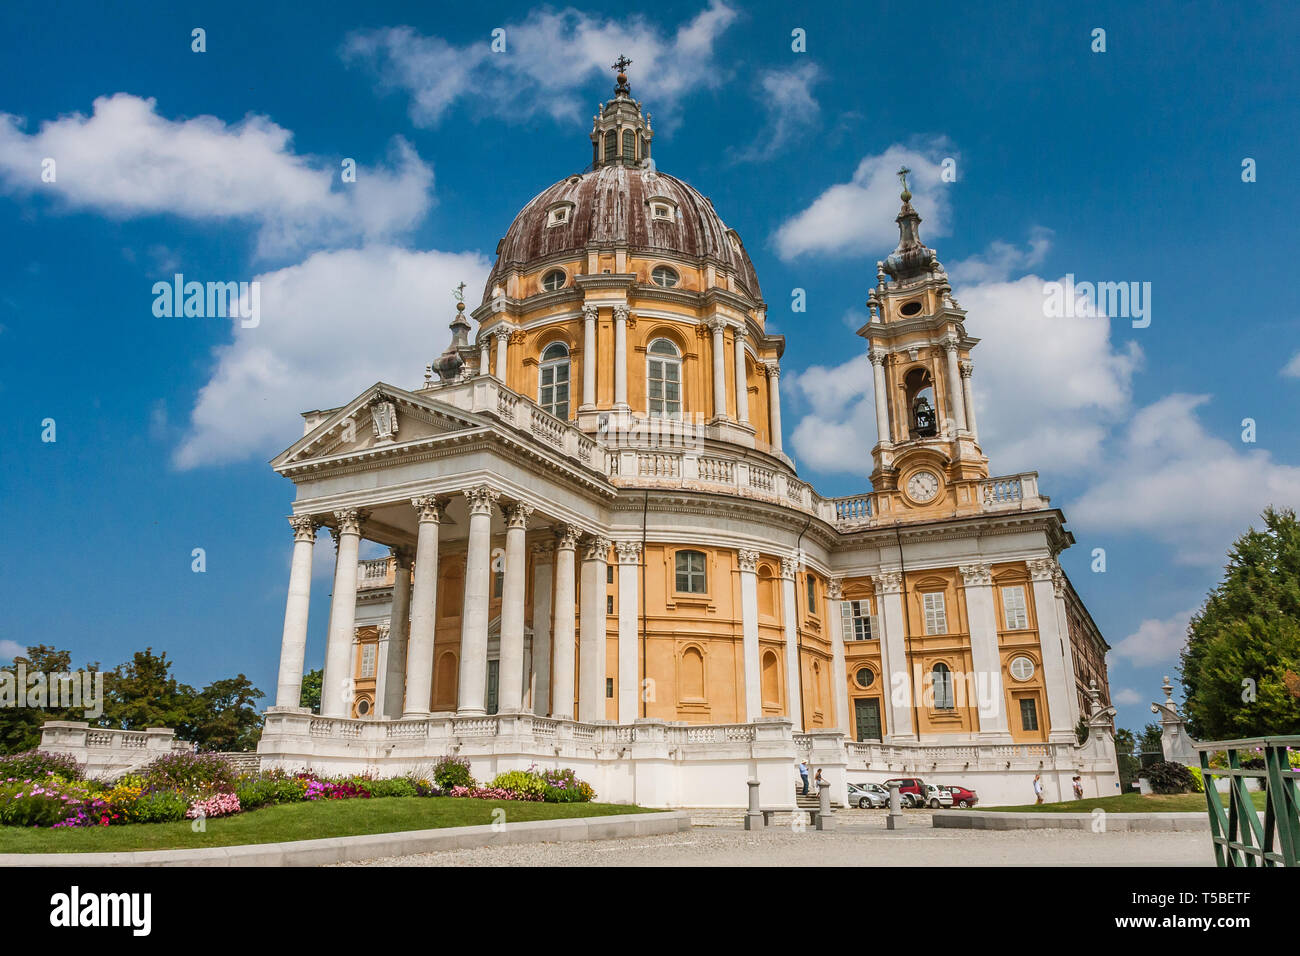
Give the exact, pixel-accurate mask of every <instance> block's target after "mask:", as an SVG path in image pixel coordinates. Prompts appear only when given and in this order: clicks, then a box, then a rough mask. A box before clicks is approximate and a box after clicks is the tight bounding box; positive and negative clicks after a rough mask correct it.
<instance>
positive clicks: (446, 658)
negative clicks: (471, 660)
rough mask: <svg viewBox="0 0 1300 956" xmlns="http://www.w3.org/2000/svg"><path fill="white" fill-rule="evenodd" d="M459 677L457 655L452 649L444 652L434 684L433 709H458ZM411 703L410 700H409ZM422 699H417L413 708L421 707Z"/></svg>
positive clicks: (439, 661) (440, 658) (439, 660)
mask: <svg viewBox="0 0 1300 956" xmlns="http://www.w3.org/2000/svg"><path fill="white" fill-rule="evenodd" d="M458 677H459V668H458V667H457V660H456V655H455V653H454V652H452V651H446V652H444V653H443V654H442V655H441V656H440V657H439V658H438V667H437V674H436V675H435V676H434V684H433V704H434V706H433V709H434V710H455V709H456V684H457V678H458ZM407 703H408V704H410V703H411V702H410V701H407ZM420 703H421V702H420V701H415V706H414V707H413V709H419V706H420Z"/></svg>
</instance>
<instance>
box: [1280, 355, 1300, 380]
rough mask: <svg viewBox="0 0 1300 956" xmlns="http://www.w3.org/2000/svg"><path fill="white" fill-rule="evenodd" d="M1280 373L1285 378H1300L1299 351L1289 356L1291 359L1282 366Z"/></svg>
mask: <svg viewBox="0 0 1300 956" xmlns="http://www.w3.org/2000/svg"><path fill="white" fill-rule="evenodd" d="M1282 374H1283V375H1284V376H1285V377H1286V378H1300V352H1296V354H1295V355H1293V356H1291V361H1289V362H1287V363H1286V365H1284V366H1282Z"/></svg>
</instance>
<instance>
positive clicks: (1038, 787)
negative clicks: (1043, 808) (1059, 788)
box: [1034, 773, 1043, 806]
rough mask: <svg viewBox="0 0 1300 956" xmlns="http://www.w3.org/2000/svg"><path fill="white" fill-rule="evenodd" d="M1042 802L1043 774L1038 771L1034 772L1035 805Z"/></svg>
mask: <svg viewBox="0 0 1300 956" xmlns="http://www.w3.org/2000/svg"><path fill="white" fill-rule="evenodd" d="M1042 802H1043V775H1042V774H1039V773H1036V774H1034V805H1035V806H1037V805H1038V804H1040V803H1042Z"/></svg>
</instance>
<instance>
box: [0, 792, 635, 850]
mask: <svg viewBox="0 0 1300 956" xmlns="http://www.w3.org/2000/svg"><path fill="white" fill-rule="evenodd" d="M497 807H501V808H502V809H504V810H505V813H506V816H505V822H507V823H522V822H525V821H528V820H567V819H570V818H573V817H602V816H610V815H612V814H617V813H646V812H649V811H647V810H645V809H643V808H641V807H633V806H626V805H622V804H613V803H527V802H522V801H519V802H517V801H513V800H474V799H470V798H466V797H458V798H452V797H385V798H383V799H372V800H361V799H355V800H322V801H320V802H313V803H286V804H280V805H279V806H271V807H263V808H262V809H260V810H253V811H250V812H249V813H241V814H237V815H235V816H233V817H223V818H220V819H216V820H208V821H207V830H206V832H203V833H195V832H194V831H193V830H192V829H191V824H190V822H189V821H185V822H181V823H136V824H128V825H126V826H114V827H89V828H85V829H67V830H63V829H59V830H53V829H40V828H37V827H7V826H0V853H93V852H99V851H104V852H109V851H120V850H177V849H190V848H193V847H204V846H237V845H239V844H243V843H283V842H287V841H290V840H315V839H321V838H324V837H338V836H356V835H358V834H363V833H392V832H398V831H402V830H432V829H435V828H438V827H468V826H480V825H483V824H488V823H492V822H493V820H492V811H493V810H494V809H496V808H497Z"/></svg>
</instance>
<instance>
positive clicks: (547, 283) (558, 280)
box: [542, 269, 568, 292]
mask: <svg viewBox="0 0 1300 956" xmlns="http://www.w3.org/2000/svg"><path fill="white" fill-rule="evenodd" d="M567 278H568V276H566V275H565V274H564V270H563V269H552V270H551V271H550V272H548V273H546V275H544V276H543V277H542V288H543V289H545V290H546V291H547V292H554V291H555V290H556V289H563V288H564V282H565V280H566V279H567Z"/></svg>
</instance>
